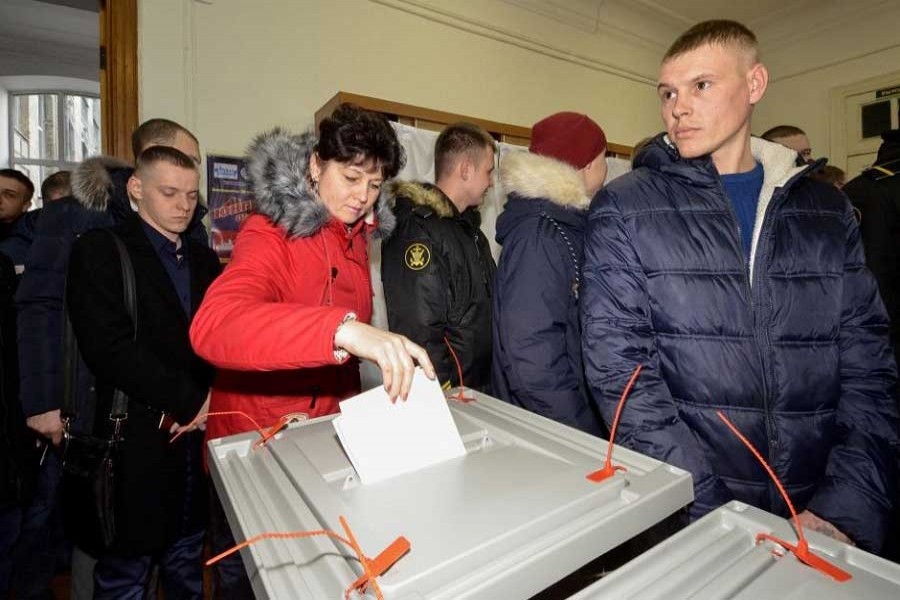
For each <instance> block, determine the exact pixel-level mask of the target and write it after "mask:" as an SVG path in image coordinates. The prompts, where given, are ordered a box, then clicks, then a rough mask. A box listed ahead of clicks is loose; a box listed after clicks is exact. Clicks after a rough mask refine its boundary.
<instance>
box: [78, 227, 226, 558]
mask: <svg viewBox="0 0 900 600" xmlns="http://www.w3.org/2000/svg"><path fill="white" fill-rule="evenodd" d="M112 230H113V231H115V232H116V233H117V234H118V235H119V236H120V237H121V239H122V241H123V242H124V243H125V246H126V247H127V249H128V254H129V256H130V257H131V261H132V264H133V266H134V271H135V284H136V297H137V312H138V314H137V340H136V341H135V340H133V339H132V338H133V335H134V326H133V324H132V321H131V319H130V317H129V316H128V313H127V312H126V307H125V301H124V299H123V297H122V294H123V292H122V290H123V288H122V274H121V272H120V268H121V267H120V263H119V260H118V258H117V253H116V248H115V245H114V240H113V239H112V237H111V236H110V235H109V234H108V233H107V232H105V231H91V232H88V233H86V234H84V235H83V236H81V238H80V239H79V240H78V241H77V242H75V244H74V245H73V247H72V258H71V262H70V265H69V274H68V278H67V281H66V285H67V289H66V303H67V307H68V311H69V317H70V318H71V320H72V326H73V329H74V331H75V337H76V339H77V340H78V345H79V349H80V351H81V354H82V356H83V357H84V360H85V362H86V363H87V366H88V368H89V369H90V370H91V372H92V373H93V374H94V375H95V376H96V382H97V410H96V420H95V428H94V430H95V432H97V434H98V435H104V433H105V434H106V435H108V431H109V419H108V416H109V409H110V403H111V400H112V392H113V389H115V388H118V389H121V390H122V391H123V392H125V393H126V394H127V395H128V397H129V404H128V419H127V421H126V422H125V425H124V428H123V435H124V442H123V444H122V455H121V458H122V460H121V463H119V466H118V470H117V472H118V474H119V475H120V476H121V477H122V481H121V488H120V490H119V492H118V494H119V497H118V498H117V509H121V511H122V512H121V513H119V514H121V515H122V518H118V514H117V530H118V531H117V534H118V533H121V535H119V536H118V537H119V539H121V540H122V543H121V544H119V545H117V546H115V547H114V548H112V549H111V550H110V553H111V554H114V555H147V554H152V553H155V552H158V551H160V550H162V549H164V548H166V547H167V546H168V545H169V544H171V543H172V542H174V541H175V540H177V539H178V538H180V537H184V536H185V535H188V534H190V533H193V532H196V531H199V530H200V529H201V528H202V527H203V524H204V523H203V517H204V515H205V511H206V501H207V497H206V486H205V485H204V483H203V482H204V479H203V467H202V440H203V433H202V432H194V433H190V434H186V435H184V436H182V437H181V438H179V439H178V440H177V441H176V442H174V443H172V444H170V443H169V438H170V434H169V432H168V431H160V430H159V429H158V425H159V421H160V416H161V412H166V413H168V414H170V415H171V416H172V417H173V418H174V419H175V421H177V422H178V423H180V424H182V425H186V424H187V423H189V422H190V421H191V419H193V418H194V416H195V415H196V414H197V411H198V410H199V409H200V406H201V405H202V404H203V401H204V400H205V399H206V395H207V393H208V391H209V386H210V384H211V383H212V378H213V369H212V367H210V366H209V365H208V364H207V363H206V362H204V361H203V360H201V359H200V358H198V357H197V356H196V355H195V354H194V352H193V350H192V349H191V343H190V339H189V337H188V328H189V327H190V319H191V318H192V316H191V317H188V315H187V314H185V312H184V309H183V308H182V306H181V303H180V301H179V300H178V296H177V294H176V291H175V286H174V284H173V283H172V281H171V279H170V278H169V276H168V274H167V273H166V271H165V268H164V266H163V264H162V262H161V261H160V259H159V257H158V255H157V253H156V250H155V249H154V247H153V246H152V245H151V243H150V240H149V238H148V237H147V234H146V232H145V231H144V229H143V226H142V225H141V220H140V219H139V218H138V217H137V215H131V216H129V217H128V218H127V219H126V220H125V221H123V222H122V223H121V224H120V225H117V226H115V227H113V228H112ZM187 243H188V255H189V268H190V285H191V310H192V315H193V312H195V311H196V310H197V307H199V306H200V302H201V300H202V299H203V295H204V294H205V292H206V290H207V288H208V287H209V285H210V284H211V283H212V281H213V279H215V277H216V276H217V275H218V274H219V272H220V270H221V267H220V265H219V260H218V257H217V256H216V255H215V253H214V252H213V251H212V250H210V249H209V248H208V247H206V246H204V245H202V244H200V243H197V242H196V241H194V240H189V241H188V242H187ZM188 481H191V483H192V485H188ZM64 501H65V499H64ZM186 506H187V507H189V508H188V509H187V510H186V509H185V507H186ZM76 541H77V540H76Z"/></svg>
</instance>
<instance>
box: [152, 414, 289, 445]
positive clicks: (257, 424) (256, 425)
mask: <svg viewBox="0 0 900 600" xmlns="http://www.w3.org/2000/svg"><path fill="white" fill-rule="evenodd" d="M227 415H239V416H242V417H244V418H246V419H248V420H249V421H250V422H251V423H253V427H255V428H256V431H257V433H259V435H260V436H262V437H265V436H266V433H265V432H264V431H263V428H262V427H261V426H260V424H259V423H258V422H257V421H256V419H254V418H253V417H251V416H250V415H248V414H247V413H245V412H244V411H242V410H222V411H216V412H208V413H206V415H197V416H196V417H194V418H193V419H192V420H191V422H190V423H188V424H187V427H191V426H192V425H196V424H197V421H199V420H200V417H202V416H206V417H222V416H227ZM186 431H187V429H183V430H181V431H179V432H178V433H176V434H175V435H174V436H173V437H172V439H170V440H169V443H170V444H171V443H172V442H174V441H175V440H177V439H178V438H180V437H181V435H182V434H183V433H185V432H186ZM269 437H271V436H269Z"/></svg>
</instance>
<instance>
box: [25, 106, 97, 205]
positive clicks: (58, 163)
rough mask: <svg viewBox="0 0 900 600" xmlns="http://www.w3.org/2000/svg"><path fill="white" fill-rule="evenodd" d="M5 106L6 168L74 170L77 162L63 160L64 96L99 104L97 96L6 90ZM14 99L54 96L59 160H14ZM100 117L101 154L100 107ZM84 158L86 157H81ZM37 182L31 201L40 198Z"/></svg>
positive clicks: (39, 183)
mask: <svg viewBox="0 0 900 600" xmlns="http://www.w3.org/2000/svg"><path fill="white" fill-rule="evenodd" d="M8 95H9V98H8V106H9V110H8V111H7V113H8V114H7V125H8V127H9V132H8V133H9V140H8V141H9V167H10V168H11V169H14V168H15V167H16V165H29V166H35V167H56V168H57V170H59V171H64V170H72V169H74V168H75V167H76V166H78V164H79V162H80V161H70V160H66V159H65V156H66V150H67V145H66V144H67V143H68V141H69V140H68V138H69V134H68V131H67V128H66V127H65V125H66V114H67V113H68V108H67V106H66V96H81V97H84V98H93V99H94V100H96V101H97V102H100V94H92V93H90V92H80V91H77V90H70V89H65V88H53V89H37V90H28V89H24V90H10V91H9V92H8ZM17 96H56V132H57V139H56V144H57V149H58V156H59V158H57V159H55V160H50V159H46V158H22V157H18V156H16V146H15V141H16V130H17V125H18V122H17V116H18V115H17V114H16V108H15V105H16V100H15V99H16V97H17ZM100 110H101V113H100V123H99V126H100V135H101V143H100V146H99V151H100V152H103V142H102V137H103V113H102V110H103V109H102V106H101V109H100ZM85 158H87V157H85ZM40 185H41V182H40V181H38V182H37V183H35V186H34V187H35V199H37V198H39V197H40V191H39V188H40ZM43 201H44V199H43V198H41V204H43ZM35 204H36V203H35V202H34V201H32V205H33V206H34V205H35Z"/></svg>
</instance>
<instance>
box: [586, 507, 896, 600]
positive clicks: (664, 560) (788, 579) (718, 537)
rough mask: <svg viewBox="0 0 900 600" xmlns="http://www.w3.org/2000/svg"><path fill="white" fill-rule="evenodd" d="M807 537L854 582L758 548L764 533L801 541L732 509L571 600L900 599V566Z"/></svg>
mask: <svg viewBox="0 0 900 600" xmlns="http://www.w3.org/2000/svg"><path fill="white" fill-rule="evenodd" d="M803 531H804V535H805V536H806V539H807V541H808V542H809V547H810V550H812V551H813V553H814V554H817V555H819V556H820V557H822V558H824V559H826V560H827V561H828V562H830V563H832V564H833V565H835V566H837V567H838V568H840V569H842V570H844V571H846V572H848V573H849V574H850V575H851V576H852V577H851V579H850V580H849V581H845V582H843V583H839V582H837V581H835V580H834V579H832V578H831V577H829V576H828V575H825V574H824V573H822V572H820V571H816V570H814V569H812V568H810V567H808V566H806V565H805V564H803V563H801V562H800V561H799V560H797V559H796V558H795V557H794V555H793V554H790V553H787V552H783V551H782V550H781V548H780V546H778V545H775V544H772V543H770V542H767V541H763V542H761V543H760V544H757V543H756V535H757V534H758V533H768V534H771V535H774V536H775V537H778V538H780V539H782V540H784V541H785V542H788V543H789V544H794V545H796V543H797V534H796V533H795V531H794V529H793V527H791V524H790V522H789V521H788V520H786V519H782V518H781V517H777V516H775V515H773V514H771V513H768V512H766V511H763V510H760V509H758V508H754V507H752V506H747V505H746V504H743V503H740V502H731V503H729V504H726V505H725V506H722V507H720V508H718V509H716V510H714V511H713V512H711V513H709V514H708V515H706V516H705V517H703V518H702V519H700V520H698V521H697V522H696V523H693V524H692V525H690V526H689V527H686V528H685V529H683V530H682V531H680V532H678V533H677V534H675V535H673V536H672V537H670V538H669V539H667V540H665V541H663V542H662V543H660V544H659V545H657V546H655V547H654V548H652V549H651V550H649V551H647V552H645V553H644V554H642V555H640V556H638V557H637V558H635V559H634V560H632V561H631V562H629V563H627V564H625V565H624V566H622V567H619V568H618V569H616V570H615V571H613V573H612V574H610V575H608V576H606V577H605V578H604V579H601V580H600V581H598V582H597V583H595V584H593V585H591V586H590V587H588V588H585V589H584V590H582V591H580V592H579V593H577V594H575V595H574V596H571V597H570V598H569V600H599V599H601V598H604V599H605V598H610V599H615V600H627V599H631V598H633V599H637V598H640V600H654V599H660V600H661V599H665V600H670V599H672V598H678V599H680V600H689V599H692V600H699V599H714V598H734V599H741V600H744V599H746V600H759V599H761V598H777V599H779V600H790V599H800V598H803V599H808V598H812V599H814V600H844V599H846V600H851V599H852V600H864V599H869V598H871V599H873V600H874V599H876V598H877V599H879V600H880V599H885V598H895V599H896V598H900V565H898V564H896V563H893V562H890V561H887V560H885V559H883V558H879V557H877V556H875V555H873V554H869V553H868V552H865V551H863V550H860V549H859V548H854V547H853V546H848V545H847V544H842V543H841V542H838V541H835V540H832V539H831V538H828V537H825V536H823V535H821V534H819V533H817V532H815V531H808V530H806V529H804V530H803ZM773 550H775V551H778V554H782V555H781V556H779V555H777V554H774V553H773Z"/></svg>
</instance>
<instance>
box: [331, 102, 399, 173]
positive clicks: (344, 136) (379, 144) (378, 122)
mask: <svg viewBox="0 0 900 600" xmlns="http://www.w3.org/2000/svg"><path fill="white" fill-rule="evenodd" d="M315 150H316V153H317V154H318V155H319V158H321V159H322V160H335V161H337V162H342V163H352V164H360V163H364V162H368V161H370V160H374V161H376V162H377V163H378V164H379V165H381V174H382V175H383V176H384V178H385V179H391V178H393V177H395V176H396V175H397V173H399V172H400V169H402V168H403V165H404V164H406V155H405V153H404V152H403V146H401V145H400V142H399V141H398V140H397V134H396V133H394V128H393V127H391V125H390V123H388V121H387V119H385V118H384V117H383V116H382V115H380V114H377V113H373V112H369V111H367V110H363V109H362V108H360V107H358V106H356V105H355V104H348V103H344V104H341V105H339V106H338V107H337V108H336V109H335V111H334V112H333V113H331V116H330V117H327V118H326V119H324V120H323V121H322V123H321V124H319V141H318V143H317V144H316V148H315Z"/></svg>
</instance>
